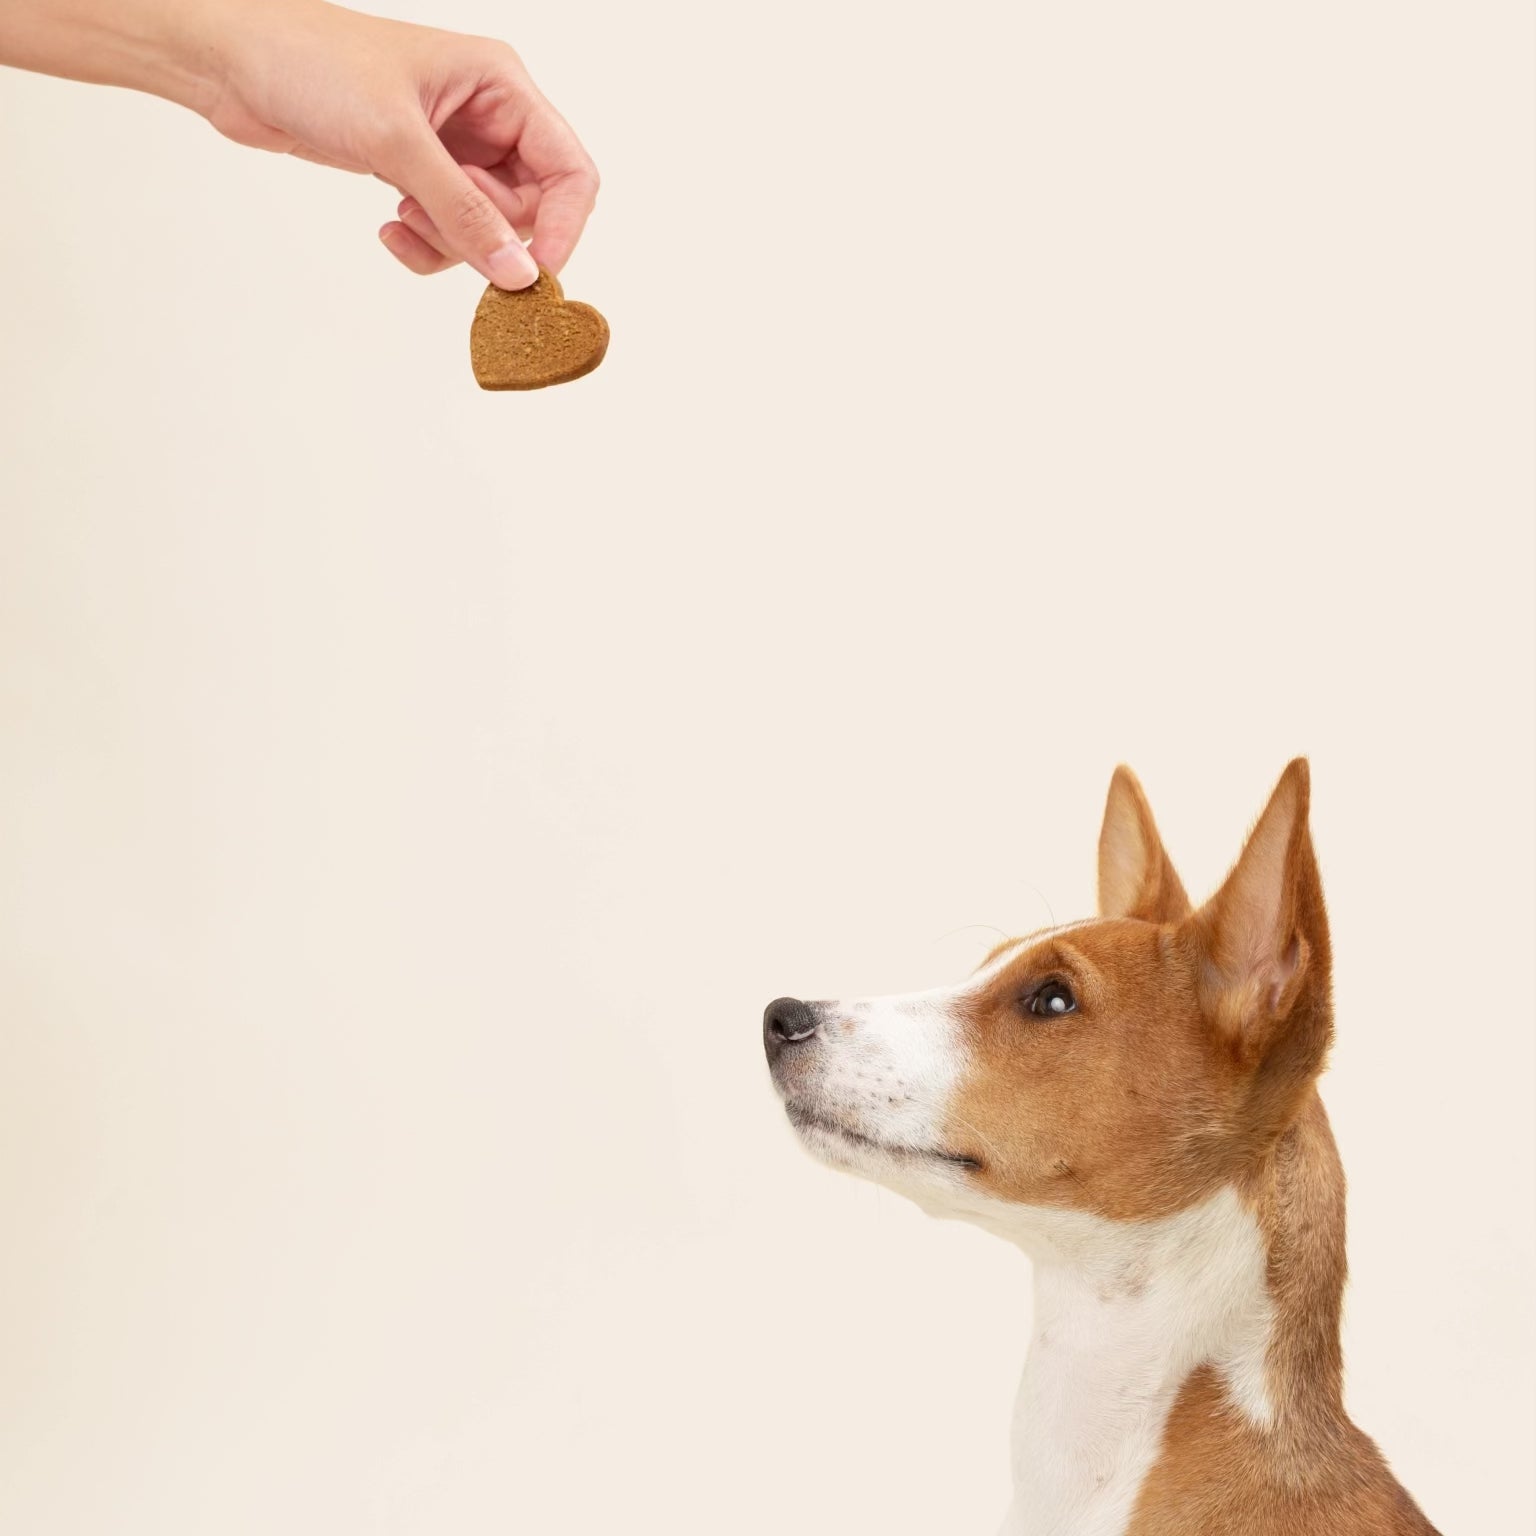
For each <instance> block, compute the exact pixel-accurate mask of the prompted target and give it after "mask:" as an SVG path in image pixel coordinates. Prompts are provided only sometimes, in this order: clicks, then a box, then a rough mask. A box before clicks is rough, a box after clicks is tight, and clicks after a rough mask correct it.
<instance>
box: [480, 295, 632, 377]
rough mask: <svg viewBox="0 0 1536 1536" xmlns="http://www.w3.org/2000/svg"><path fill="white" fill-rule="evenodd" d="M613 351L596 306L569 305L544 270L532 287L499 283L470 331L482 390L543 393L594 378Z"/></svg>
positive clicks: (482, 303) (482, 301)
mask: <svg viewBox="0 0 1536 1536" xmlns="http://www.w3.org/2000/svg"><path fill="white" fill-rule="evenodd" d="M607 350H608V322H607V321H606V320H604V319H603V317H602V316H601V315H600V314H598V312H597V311H596V310H595V309H593V308H592V306H591V305H590V304H568V303H567V302H566V299H565V295H564V294H563V293H562V292H561V291H560V284H559V283H558V282H556V281H555V279H554V277H553V275H552V274H550V273H548V272H546V271H545V270H544V269H543V268H542V267H540V268H539V280H538V281H537V282H536V283H534V284H533V286H532V287H531V288H520V289H518V291H517V292H515V293H511V292H508V291H507V290H506V289H505V288H498V287H496V285H495V284H494V283H493V284H492V285H491V286H490V287H489V288H487V289H486V290H485V293H484V294H483V295H482V296H481V299H480V306H479V308H478V309H476V310H475V319H474V323H473V324H472V325H471V326H470V328H469V360H470V362H471V363H472V364H473V365H474V369H475V378H476V379H477V380H479V383H480V387H481V389H543V388H544V386H545V385H546V384H564V383H565V382H566V381H567V380H569V379H579V378H580V377H581V376H582V374H584V373H591V372H592V370H593V369H594V368H596V367H597V365H598V364H599V363H600V362H602V360H603V353H605V352H606V351H607Z"/></svg>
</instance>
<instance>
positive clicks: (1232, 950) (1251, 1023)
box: [1191, 757, 1331, 1071]
mask: <svg viewBox="0 0 1536 1536" xmlns="http://www.w3.org/2000/svg"><path fill="white" fill-rule="evenodd" d="M1310 798H1311V777H1310V774H1309V772H1308V769H1307V761H1306V759H1305V758H1302V757H1298V758H1297V759H1296V760H1295V761H1294V762H1292V763H1291V764H1289V766H1288V767H1287V768H1286V770H1285V772H1284V773H1283V774H1281V776H1280V782H1279V783H1278V784H1277V785H1276V786H1275V791H1274V793H1273V794H1272V795H1271V796H1270V798H1269V804H1268V805H1267V806H1265V808H1264V814H1263V815H1262V816H1260V817H1259V819H1258V822H1257V823H1256V825H1255V826H1254V829H1253V831H1252V832H1250V833H1249V834H1248V841H1247V844H1246V845H1245V846H1244V848H1243V851H1242V855H1241V856H1240V857H1239V859H1238V861H1237V863H1236V864H1235V865H1234V866H1233V869H1232V873H1231V874H1229V875H1228V876H1227V878H1226V881H1225V883H1224V884H1223V885H1222V887H1221V889H1220V890H1219V891H1217V893H1216V894H1215V895H1214V896H1213V897H1211V899H1210V900H1209V901H1208V902H1207V903H1206V904H1205V905H1204V906H1203V907H1202V908H1201V909H1200V910H1199V912H1197V913H1196V914H1195V916H1194V917H1193V918H1192V919H1191V925H1192V927H1193V929H1194V931H1195V934H1196V936H1197V940H1198V943H1199V946H1200V951H1201V960H1202V968H1201V982H1200V990H1201V1000H1202V1003H1203V1004H1204V1007H1205V1010H1206V1012H1207V1014H1208V1016H1209V1017H1211V1018H1212V1019H1213V1020H1215V1022H1216V1024H1217V1026H1218V1028H1219V1029H1220V1030H1221V1032H1222V1033H1223V1034H1224V1035H1225V1036H1226V1037H1227V1038H1228V1039H1229V1040H1230V1041H1231V1042H1232V1043H1233V1044H1234V1045H1235V1046H1236V1047H1237V1048H1238V1053H1239V1055H1240V1056H1242V1057H1244V1058H1246V1059H1249V1060H1256V1059H1258V1058H1260V1057H1264V1056H1266V1055H1267V1054H1268V1053H1269V1050H1270V1047H1271V1045H1272V1044H1273V1043H1274V1042H1275V1041H1276V1040H1277V1039H1279V1038H1280V1037H1281V1036H1282V1035H1284V1036H1286V1037H1288V1038H1289V1037H1292V1036H1294V1035H1295V1034H1296V1033H1297V1032H1296V1031H1294V1030H1292V1029H1290V1028H1289V1026H1290V1025H1291V1024H1292V1023H1293V1022H1295V1021H1296V1020H1298V1019H1299V1018H1300V1017H1301V1016H1302V1015H1305V1016H1306V1018H1307V1019H1309V1020H1310V1021H1311V1022H1312V1025H1313V1026H1314V1027H1312V1028H1309V1029H1308V1030H1306V1031H1303V1032H1302V1033H1303V1034H1304V1035H1305V1036H1306V1038H1305V1039H1297V1040H1296V1042H1295V1043H1296V1044H1297V1045H1298V1046H1300V1047H1302V1057H1301V1058H1300V1059H1298V1060H1297V1062H1296V1063H1295V1065H1297V1066H1298V1067H1306V1066H1308V1064H1309V1063H1310V1070H1311V1071H1315V1070H1316V1069H1317V1068H1318V1067H1320V1066H1321V1064H1322V1055H1323V1052H1324V1051H1325V1050H1326V1048H1327V1041H1328V1036H1329V1033H1330V1031H1331V1025H1330V1021H1329V1006H1328V984H1329V968H1330V961H1331V956H1330V950H1329V943H1328V917H1327V912H1326V910H1325V909H1324V906H1323V888H1322V881H1321V879H1320V878H1319V876H1318V871H1317V858H1316V856H1315V855H1314V853H1313V851H1312V833H1311V830H1310V828H1309V827H1308V824H1307V812H1308V806H1309V802H1310ZM1287 1054H1288V1055H1294V1054H1295V1052H1290V1053H1287Z"/></svg>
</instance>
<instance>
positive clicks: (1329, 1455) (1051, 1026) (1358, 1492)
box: [763, 758, 1437, 1536]
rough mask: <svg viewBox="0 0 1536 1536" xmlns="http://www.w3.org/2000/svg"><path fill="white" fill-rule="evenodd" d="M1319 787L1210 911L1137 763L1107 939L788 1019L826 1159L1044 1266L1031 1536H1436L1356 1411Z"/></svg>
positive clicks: (1028, 1383) (1117, 782)
mask: <svg viewBox="0 0 1536 1536" xmlns="http://www.w3.org/2000/svg"><path fill="white" fill-rule="evenodd" d="M1310 784H1311V780H1310V774H1309V770H1308V766H1307V763H1306V760H1305V759H1302V758H1298V759H1297V760H1296V761H1294V762H1292V763H1291V764H1290V765H1289V766H1288V767H1287V768H1286V770H1285V772H1284V774H1283V775H1282V776H1281V778H1280V781H1279V783H1278V785H1277V786H1276V788H1275V790H1274V793H1273V794H1272V796H1271V797H1270V800H1269V803H1268V805H1267V806H1266V808H1265V810H1264V812H1263V814H1262V815H1261V816H1260V818H1259V820H1258V822H1257V823H1256V824H1255V826H1254V828H1253V831H1252V832H1251V833H1250V835H1249V837H1248V840H1247V843H1246V844H1245V846H1244V848H1243V851H1242V854H1241V856H1240V857H1239V859H1238V861H1237V863H1236V864H1235V865H1234V866H1233V869H1232V871H1231V873H1230V874H1229V875H1228V876H1227V879H1226V881H1225V883H1224V884H1223V885H1222V886H1221V888H1220V890H1218V891H1217V892H1216V894H1215V895H1214V896H1213V897H1211V899H1210V900H1209V901H1207V902H1206V903H1205V905H1204V906H1202V907H1200V908H1198V909H1196V908H1194V907H1193V906H1192V905H1191V903H1190V900H1189V898H1188V896H1187V895H1186V894H1185V891H1184V886H1183V884H1182V883H1181V882H1180V880H1179V877H1178V875H1177V873H1175V871H1174V867H1173V865H1172V863H1171V862H1170V860H1169V858H1168V855H1167V853H1166V852H1165V851H1164V848H1163V844H1162V840H1161V838H1160V837H1159V835H1158V831H1157V826H1156V823H1155V822H1154V820H1153V817H1152V812H1151V809H1150V807H1149V806H1148V804H1147V799H1146V796H1145V795H1144V794H1143V792H1142V789H1141V786H1140V784H1139V783H1138V782H1137V780H1136V778H1135V776H1134V775H1133V774H1132V773H1131V772H1130V771H1129V770H1128V769H1126V768H1120V769H1117V770H1116V772H1115V775H1114V778H1113V780H1112V782H1111V784H1110V789H1109V797H1108V802H1107V804H1106V806H1105V811H1104V823H1103V830H1102V832H1101V833H1100V838H1099V869H1098V886H1099V915H1098V916H1097V917H1096V918H1090V919H1088V920H1086V921H1083V922H1077V923H1069V924H1067V925H1066V926H1064V927H1057V928H1051V929H1048V930H1046V931H1043V932H1039V933H1033V934H1031V935H1029V936H1028V937H1027V938H1023V939H1017V940H1012V941H1010V942H1008V943H1005V944H1002V945H1000V946H999V947H998V948H996V949H995V950H993V952H992V953H991V955H990V956H988V958H987V959H986V960H985V961H984V962H983V963H982V965H981V967H980V968H979V969H978V970H977V971H976V972H975V973H974V974H973V975H972V976H971V977H970V979H969V980H968V981H965V982H963V983H962V984H961V985H959V986H957V987H951V988H941V989H939V990H935V991H931V992H919V993H913V994H910V995H907V996H899V997H882V998H874V999H867V1000H862V1001H857V1002H821V1003H808V1002H802V1001H800V1000H799V999H797V998H787V997H785V998H779V999H778V1000H777V1001H775V1002H773V1003H770V1004H769V1005H768V1008H767V1009H766V1010H765V1012H764V1015H763V1043H764V1047H765V1050H766V1052H767V1056H768V1062H769V1066H770V1068H771V1071H772V1077H773V1082H774V1086H775V1087H776V1089H777V1090H778V1093H779V1095H780V1097H781V1098H782V1100H783V1103H784V1108H785V1111H786V1112H787V1114H788V1117H789V1121H790V1123H791V1125H792V1126H793V1127H794V1129H795V1131H796V1132H797V1133H798V1136H799V1139H800V1141H801V1142H802V1143H803V1144H804V1146H805V1147H806V1148H807V1149H808V1150H809V1151H810V1152H812V1153H813V1154H815V1155H816V1156H817V1157H818V1158H820V1159H822V1160H824V1161H825V1162H827V1163H830V1164H831V1165H832V1166H834V1167H836V1168H841V1169H844V1170H846V1171H848V1172H851V1173H855V1174H860V1175H862V1176H863V1177H865V1178H869V1179H874V1180H876V1181H877V1182H879V1183H881V1184H885V1185H887V1186H889V1187H890V1188H892V1189H894V1190H896V1191H898V1192H899V1193H901V1194H903V1195H906V1196H909V1197H910V1198H911V1199H913V1200H914V1201H916V1202H917V1204H919V1205H920V1206H922V1207H923V1208H924V1209H926V1210H927V1211H929V1212H930V1213H931V1214H934V1215H941V1216H949V1217H960V1218H964V1219H966V1220H969V1221H972V1222H975V1223H977V1224H978V1225H980V1226H982V1227H985V1228H987V1229H989V1230H990V1231H992V1232H995V1233H997V1234H998V1235H999V1236H1001V1237H1004V1238H1007V1239H1008V1240H1009V1241H1010V1242H1013V1243H1015V1244H1017V1245H1018V1246H1019V1247H1021V1248H1022V1249H1024V1251H1025V1252H1026V1253H1027V1254H1028V1255H1029V1256H1030V1258H1031V1260H1032V1262H1033V1266H1034V1279H1035V1307H1034V1322H1033V1334H1032V1338H1031V1342H1030V1347H1029V1353H1028V1358H1027V1360H1026V1362H1025V1368H1024V1378H1023V1382H1022V1385H1021V1387H1020V1389H1019V1396H1018V1403H1017V1407H1016V1410H1015V1415H1014V1430H1013V1442H1012V1450H1013V1475H1014V1498H1013V1503H1012V1505H1011V1507H1010V1509H1009V1512H1008V1516H1007V1518H1006V1520H1005V1521H1004V1523H1003V1527H1002V1533H1001V1536H1437V1533H1436V1532H1435V1529H1434V1527H1433V1526H1432V1525H1430V1523H1429V1521H1428V1520H1427V1519H1426V1518H1425V1517H1424V1515H1423V1514H1422V1513H1421V1512H1420V1510H1419V1508H1418V1506H1417V1505H1416V1504H1415V1503H1414V1501H1413V1500H1412V1499H1411V1498H1410V1497H1409V1495H1408V1494H1407V1493H1406V1492H1405V1491H1404V1489H1403V1488H1402V1487H1401V1485H1400V1484H1399V1483H1398V1482H1397V1481H1396V1479H1395V1478H1394V1477H1393V1475H1392V1473H1391V1472H1390V1471H1389V1469H1388V1467H1387V1465H1386V1462H1385V1461H1384V1460H1383V1458H1382V1456H1381V1453H1380V1452H1379V1451H1378V1450H1377V1448H1376V1446H1375V1445H1374V1444H1373V1443H1372V1441H1371V1440H1370V1439H1368V1438H1367V1437H1366V1436H1365V1435H1364V1434H1363V1433H1362V1432H1361V1431H1360V1430H1359V1429H1357V1428H1356V1427H1355V1425H1354V1424H1353V1423H1352V1422H1351V1421H1350V1419H1349V1417H1348V1416H1347V1414H1346V1413H1345V1411H1344V1404H1343V1397H1342V1374H1343V1365H1342V1358H1341V1350H1340V1343H1339V1316H1340V1307H1341V1300H1342V1293H1343V1288H1344V1275H1345V1259H1344V1175H1343V1171H1342V1169H1341V1167H1340V1164H1339V1157H1338V1152H1337V1150H1336V1148H1335V1146H1334V1141H1333V1136H1332V1133H1331V1131H1330V1130H1329V1126H1328V1118H1327V1115H1326V1114H1325V1113H1324V1110H1323V1105H1322V1101H1321V1100H1320V1099H1319V1097H1318V1093H1317V1078H1318V1075H1319V1074H1320V1072H1321V1071H1322V1069H1323V1064H1324V1060H1325V1058H1326V1056H1327V1053H1328V1049H1329V1045H1330V1042H1331V1039H1332V1035H1333V1008H1332V1002H1331V995H1330V992H1331V987H1330V970H1331V950H1330V946H1329V934H1328V918H1327V913H1326V910H1325V908H1324V905H1323V890H1322V884H1321V881H1320V879H1319V876H1318V868H1317V860H1316V858H1315V856H1314V853H1313V848H1312V838H1311V832H1310V830H1309V827H1308V805H1309V799H1310Z"/></svg>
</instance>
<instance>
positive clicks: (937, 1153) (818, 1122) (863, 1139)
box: [784, 1102, 981, 1173]
mask: <svg viewBox="0 0 1536 1536" xmlns="http://www.w3.org/2000/svg"><path fill="white" fill-rule="evenodd" d="M784 1110H785V1113H786V1114H788V1116H789V1120H790V1124H791V1125H793V1126H794V1127H795V1129H796V1130H797V1131H799V1132H801V1133H802V1134H803V1135H807V1136H811V1137H815V1136H821V1137H824V1138H825V1139H826V1140H827V1141H830V1142H831V1143H832V1144H833V1145H834V1146H835V1145H837V1144H838V1143H841V1144H843V1145H844V1146H845V1147H848V1146H851V1147H861V1148H863V1149H864V1150H866V1151H870V1152H880V1153H883V1154H884V1155H885V1156H886V1157H894V1158H900V1159H901V1160H902V1161H904V1162H930V1163H948V1164H950V1166H951V1167H955V1168H964V1169H967V1170H968V1171H970V1172H973V1173H974V1172H978V1171H980V1168H981V1162H980V1160H979V1159H978V1158H974V1157H969V1156H967V1155H966V1154H965V1153H963V1152H950V1151H946V1150H945V1149H944V1148H943V1147H913V1146H903V1145H902V1144H901V1143H900V1142H895V1141H881V1140H880V1139H879V1137H877V1136H868V1135H866V1134H865V1133H864V1132H863V1131H854V1130H850V1129H849V1128H848V1127H847V1126H846V1125H839V1124H838V1123H837V1121H836V1120H830V1119H828V1118H827V1117H826V1116H825V1115H819V1114H817V1113H816V1112H815V1111H814V1110H811V1109H806V1108H805V1106H804V1105H801V1104H796V1103H793V1102H789V1103H786V1104H785V1106H784Z"/></svg>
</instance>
